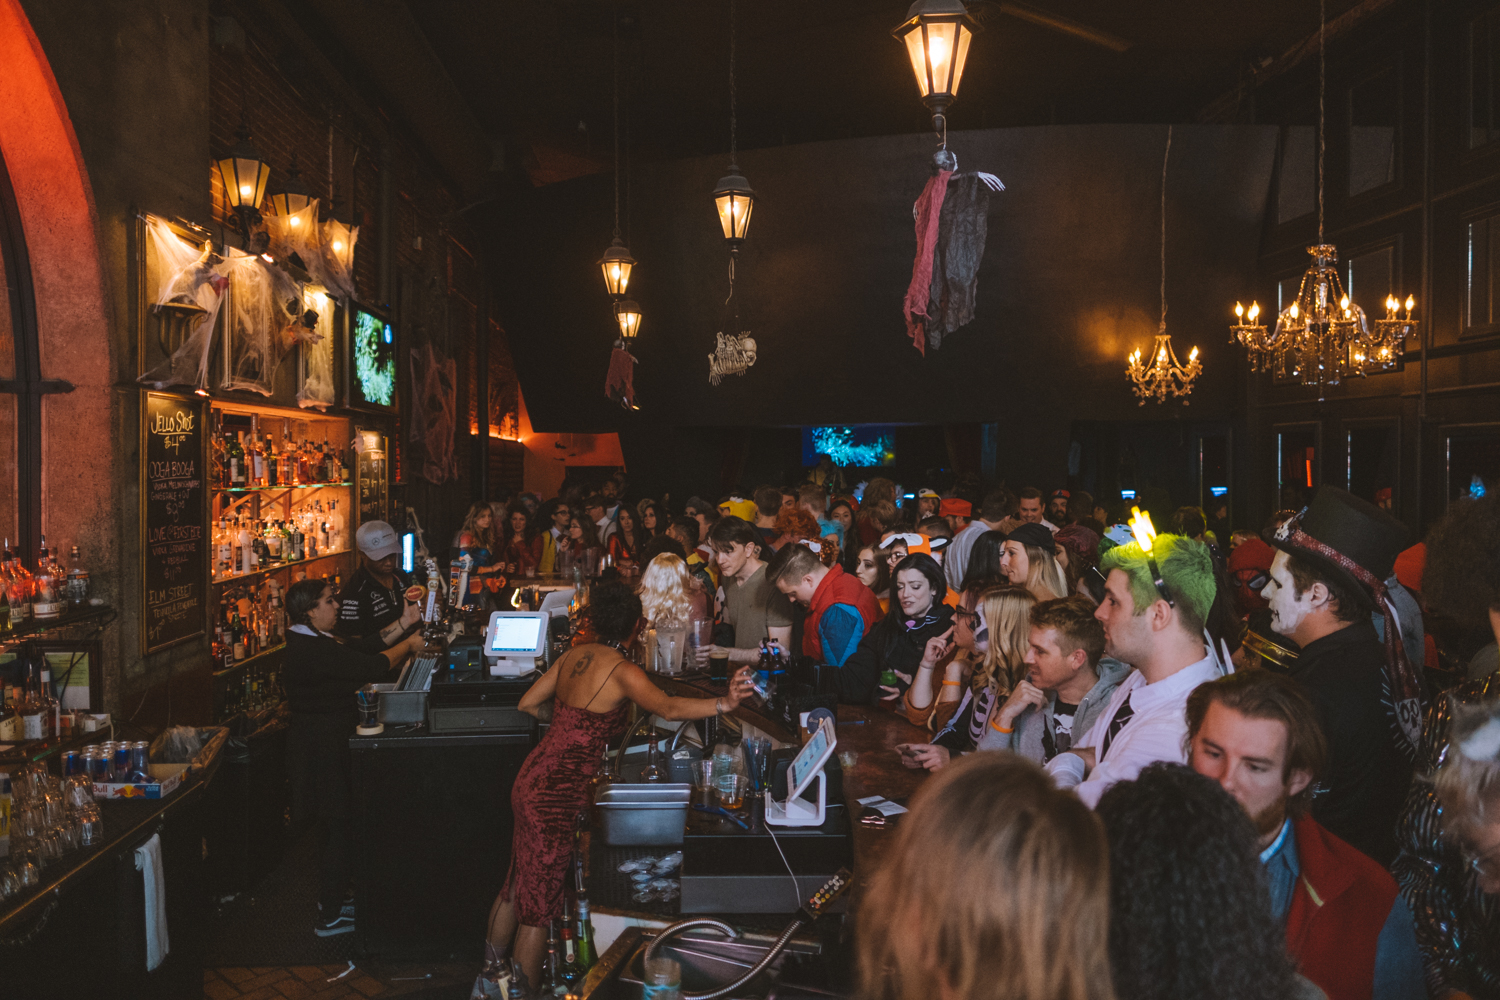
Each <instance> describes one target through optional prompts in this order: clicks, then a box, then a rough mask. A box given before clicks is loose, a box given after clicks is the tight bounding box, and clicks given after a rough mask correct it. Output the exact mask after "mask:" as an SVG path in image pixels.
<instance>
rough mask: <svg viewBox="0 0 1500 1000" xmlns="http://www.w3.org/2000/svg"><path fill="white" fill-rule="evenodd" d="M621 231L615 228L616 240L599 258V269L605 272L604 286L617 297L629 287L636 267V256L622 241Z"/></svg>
mask: <svg viewBox="0 0 1500 1000" xmlns="http://www.w3.org/2000/svg"><path fill="white" fill-rule="evenodd" d="M619 232H620V231H619V230H618V229H616V230H615V241H614V242H613V243H611V244H610V245H609V249H608V250H606V251H604V256H603V257H601V258H599V269H600V270H601V271H603V272H604V287H605V288H608V289H609V294H610V295H612V296H613V297H615V298H617V299H618V298H620V297H621V296H623V295H624V294H625V289H626V288H628V287H629V285H630V269H631V268H633V267H635V258H634V257H632V256H630V250H629V249H628V248H627V247H626V246H625V244H624V243H623V242H621V240H620V236H619Z"/></svg>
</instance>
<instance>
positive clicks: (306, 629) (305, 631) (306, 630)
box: [291, 624, 334, 639]
mask: <svg viewBox="0 0 1500 1000" xmlns="http://www.w3.org/2000/svg"><path fill="white" fill-rule="evenodd" d="M291 631H293V632H296V633H297V634H298V635H310V636H312V637H313V638H314V639H316V638H317V637H318V636H320V635H324V636H327V637H328V638H330V639H332V638H334V636H333V635H332V633H329V632H320V631H318V630H317V629H315V628H313V627H312V626H311V625H302V624H297V625H293V626H292V628H291Z"/></svg>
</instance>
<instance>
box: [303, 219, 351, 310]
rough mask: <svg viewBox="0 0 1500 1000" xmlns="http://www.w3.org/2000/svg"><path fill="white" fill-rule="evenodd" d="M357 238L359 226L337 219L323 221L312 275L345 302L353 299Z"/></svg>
mask: <svg viewBox="0 0 1500 1000" xmlns="http://www.w3.org/2000/svg"><path fill="white" fill-rule="evenodd" d="M358 242H359V227H358V226H346V225H344V224H343V223H342V222H340V221H339V220H337V219H329V220H328V221H327V222H325V223H323V225H322V236H321V239H320V240H319V251H318V252H319V257H318V260H319V266H318V269H317V270H316V271H315V272H314V276H315V277H316V278H317V280H318V282H319V283H320V284H322V285H324V286H325V287H327V288H328V290H329V292H330V293H332V294H334V295H337V296H339V297H341V298H342V299H343V300H344V301H345V302H346V303H347V302H350V301H352V300H353V299H354V244H356V243H358Z"/></svg>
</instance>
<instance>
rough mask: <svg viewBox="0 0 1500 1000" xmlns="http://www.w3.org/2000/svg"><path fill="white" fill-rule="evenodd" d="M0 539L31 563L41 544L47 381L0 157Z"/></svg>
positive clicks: (17, 222)
mask: <svg viewBox="0 0 1500 1000" xmlns="http://www.w3.org/2000/svg"><path fill="white" fill-rule="evenodd" d="M0 291H3V292H4V301H3V302H0V484H10V486H8V487H7V486H0V537H4V538H6V539H9V540H10V544H11V545H12V546H13V547H14V548H15V549H16V550H17V551H19V552H20V553H21V555H22V557H23V558H24V559H25V560H26V561H27V562H28V563H29V562H30V561H31V559H32V558H33V557H34V556H35V555H36V553H37V550H38V549H39V548H40V545H41V523H42V517H41V506H42V475H41V470H42V431H41V425H42V421H41V416H42V394H43V393H44V392H46V391H47V387H46V386H44V384H43V382H42V374H41V360H40V357H39V356H38V353H37V326H36V300H35V298H34V297H33V295H32V289H31V265H30V263H29V261H28V259H27V257H26V239H25V234H24V233H23V232H22V231H21V216H20V213H19V211H18V210H17V207H16V195H15V191H14V190H12V188H11V185H10V174H9V173H7V172H6V169H5V158H4V156H3V155H0Z"/></svg>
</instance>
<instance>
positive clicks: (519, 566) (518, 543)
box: [505, 502, 542, 576]
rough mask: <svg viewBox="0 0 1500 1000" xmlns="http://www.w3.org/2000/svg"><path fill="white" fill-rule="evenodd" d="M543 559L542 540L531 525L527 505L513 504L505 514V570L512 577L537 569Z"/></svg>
mask: <svg viewBox="0 0 1500 1000" xmlns="http://www.w3.org/2000/svg"><path fill="white" fill-rule="evenodd" d="M541 558H542V544H541V539H540V538H538V537H537V534H536V531H535V530H534V529H533V528H532V524H531V511H529V510H527V508H526V506H525V504H522V503H520V502H517V503H513V504H511V505H510V507H509V508H508V509H507V510H506V512H505V569H506V572H508V573H511V574H512V575H517V574H518V575H522V576H524V575H525V574H526V570H527V568H528V567H530V568H531V569H535V568H536V565H537V563H539V562H540V561H541Z"/></svg>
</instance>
